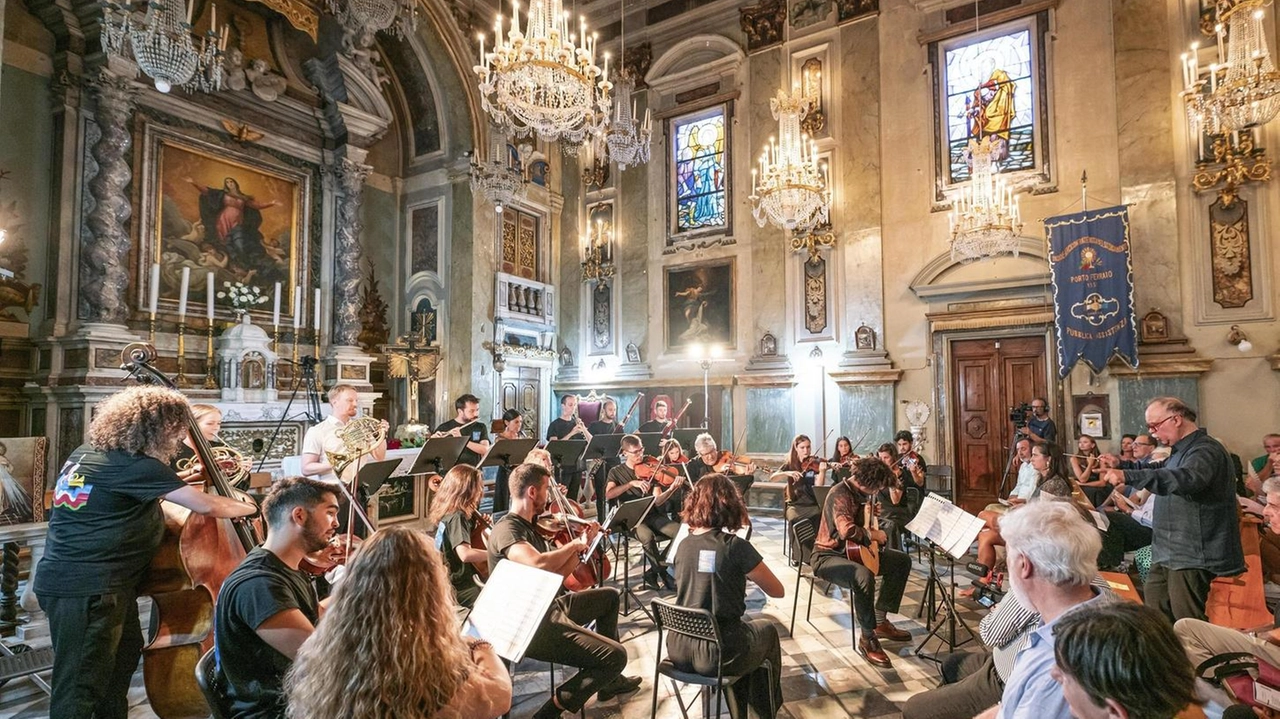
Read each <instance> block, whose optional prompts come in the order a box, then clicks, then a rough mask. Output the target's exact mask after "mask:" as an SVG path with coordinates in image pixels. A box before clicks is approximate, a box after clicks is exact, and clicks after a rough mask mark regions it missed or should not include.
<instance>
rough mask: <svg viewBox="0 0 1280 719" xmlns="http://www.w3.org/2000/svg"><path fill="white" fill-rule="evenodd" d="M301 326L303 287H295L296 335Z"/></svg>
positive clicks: (294, 326)
mask: <svg viewBox="0 0 1280 719" xmlns="http://www.w3.org/2000/svg"><path fill="white" fill-rule="evenodd" d="M301 327H302V288H301V287H294V288H293V333H294V334H295V335H296V334H298V330H299V329H300V328H301ZM295 342H296V340H295ZM295 359H296V358H295Z"/></svg>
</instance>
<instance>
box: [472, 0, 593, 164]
mask: <svg viewBox="0 0 1280 719" xmlns="http://www.w3.org/2000/svg"><path fill="white" fill-rule="evenodd" d="M502 28H503V16H502V15H501V14H499V15H498V20H497V22H496V23H494V28H493V29H494V36H495V37H494V47H493V52H490V53H486V52H485V50H484V36H483V35H481V36H480V64H479V65H476V66H475V68H474V70H475V73H476V74H477V75H478V76H479V77H480V103H481V106H482V107H484V109H485V111H486V112H488V113H489V116H490V118H491V119H492V120H493V122H494V123H495V124H497V125H498V126H499V127H500V128H502V129H503V130H505V131H506V132H509V133H511V134H514V135H517V136H520V137H527V136H529V135H530V134H531V133H536V134H537V135H538V137H539V138H540V139H542V140H544V141H547V142H552V141H554V140H559V139H563V140H565V141H566V142H569V143H572V144H578V145H580V144H582V142H583V141H584V140H585V139H586V137H587V135H589V134H593V133H599V132H601V131H602V129H603V127H602V125H603V124H604V122H605V121H606V120H607V118H608V112H609V109H610V108H609V91H610V90H611V89H612V88H613V85H612V83H610V82H609V56H608V55H607V54H606V55H605V58H604V70H603V71H602V70H601V69H600V68H599V67H597V66H596V63H595V43H596V41H595V37H594V36H592V37H588V36H587V25H586V21H585V20H582V21H581V24H580V25H579V33H580V34H579V35H578V36H577V38H576V39H575V37H574V35H573V34H572V33H571V32H570V25H569V13H568V12H565V11H564V10H563V8H562V6H561V0H549V2H544V0H535V1H534V3H533V5H532V6H531V7H530V8H529V11H528V13H527V18H526V24H525V30H526V31H527V32H528V34H527V35H526V34H525V32H522V31H521V30H520V8H519V3H518V0H512V3H511V26H510V28H509V29H508V30H507V36H506V39H505V40H504V39H503V37H502ZM579 41H580V42H579Z"/></svg>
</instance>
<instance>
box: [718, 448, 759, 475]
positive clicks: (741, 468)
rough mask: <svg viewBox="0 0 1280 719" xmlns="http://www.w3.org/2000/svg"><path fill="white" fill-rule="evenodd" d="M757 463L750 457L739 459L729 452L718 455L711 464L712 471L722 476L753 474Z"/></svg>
mask: <svg viewBox="0 0 1280 719" xmlns="http://www.w3.org/2000/svg"><path fill="white" fill-rule="evenodd" d="M753 465H755V462H753V461H751V458H750V457H739V456H737V455H735V454H734V453H733V452H730V451H729V450H725V451H723V452H721V453H720V454H718V455H716V458H715V460H714V461H712V463H711V471H712V472H719V473H721V474H751V469H752V466H753Z"/></svg>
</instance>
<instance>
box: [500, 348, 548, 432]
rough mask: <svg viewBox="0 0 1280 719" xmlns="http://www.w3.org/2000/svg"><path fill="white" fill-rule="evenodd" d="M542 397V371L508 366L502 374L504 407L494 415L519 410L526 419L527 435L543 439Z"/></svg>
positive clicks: (535, 368)
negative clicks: (540, 408) (540, 407)
mask: <svg viewBox="0 0 1280 719" xmlns="http://www.w3.org/2000/svg"><path fill="white" fill-rule="evenodd" d="M541 396H542V370H541V369H539V368H537V367H513V366H511V365H507V370H506V371H505V372H503V373H502V391H501V392H500V393H499V397H501V402H502V406H501V407H497V408H495V411H494V415H495V416H498V417H501V416H502V413H503V412H505V411H507V410H509V409H512V408H514V409H516V410H519V412H520V415H521V416H522V417H523V418H524V431H525V433H527V434H528V435H529V436H530V437H541V436H542V430H543V429H544V427H543V422H542V417H541V413H540V412H539V411H538V410H539V402H538V398H539V397H541Z"/></svg>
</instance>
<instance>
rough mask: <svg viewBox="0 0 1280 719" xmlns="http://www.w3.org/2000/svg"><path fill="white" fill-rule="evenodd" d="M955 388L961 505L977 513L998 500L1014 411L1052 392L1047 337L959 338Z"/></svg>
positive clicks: (954, 365)
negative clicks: (1046, 366)
mask: <svg viewBox="0 0 1280 719" xmlns="http://www.w3.org/2000/svg"><path fill="white" fill-rule="evenodd" d="M950 384H951V396H952V397H954V398H955V402H954V403H953V406H954V408H955V409H954V412H953V415H952V428H951V430H952V436H953V437H954V438H955V462H956V502H957V504H959V505H960V506H962V507H964V508H965V509H966V510H968V511H970V512H977V511H979V510H981V509H982V508H983V507H984V506H986V505H987V504H989V503H991V502H993V501H995V497H996V493H997V491H998V490H999V488H1000V483H1001V477H1002V474H1003V472H1004V471H1005V469H1006V465H1007V463H1008V460H1009V452H1010V447H1011V446H1012V444H1013V425H1012V424H1011V423H1010V422H1009V410H1010V408H1012V407H1013V406H1014V405H1016V404H1018V403H1020V402H1027V403H1028V404H1029V403H1030V402H1031V400H1032V399H1033V398H1035V397H1043V396H1046V395H1047V394H1048V392H1047V387H1048V385H1047V382H1046V378H1045V343H1044V337H1043V336H1038V337H1009V338H1003V339H981V340H956V341H954V342H952V343H951V381H950ZM1052 404H1053V403H1050V405H1051V406H1052ZM1006 489H1007V488H1006Z"/></svg>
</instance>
